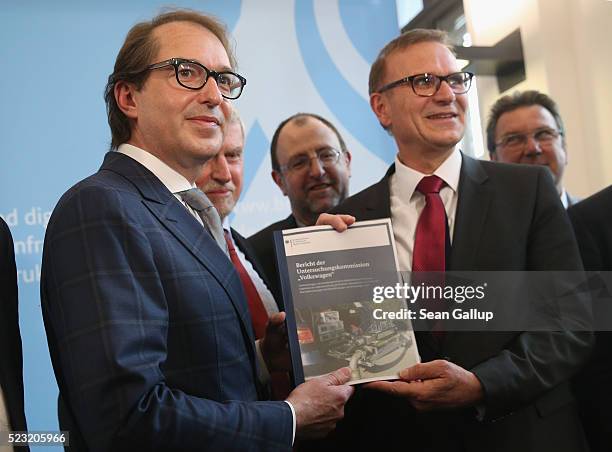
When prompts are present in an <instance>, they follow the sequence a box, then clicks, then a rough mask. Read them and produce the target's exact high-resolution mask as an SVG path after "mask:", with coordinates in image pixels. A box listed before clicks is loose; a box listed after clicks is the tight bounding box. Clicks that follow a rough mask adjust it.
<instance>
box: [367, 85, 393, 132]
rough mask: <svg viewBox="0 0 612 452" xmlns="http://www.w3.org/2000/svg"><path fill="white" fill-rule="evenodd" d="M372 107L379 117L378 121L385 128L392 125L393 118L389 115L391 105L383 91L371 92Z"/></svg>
mask: <svg viewBox="0 0 612 452" xmlns="http://www.w3.org/2000/svg"><path fill="white" fill-rule="evenodd" d="M370 107H371V108H372V111H373V112H374V114H375V115H376V117H377V118H378V122H380V125H382V126H383V127H385V128H388V127H389V126H390V125H391V118H390V115H389V105H388V104H387V99H386V98H385V96H384V95H383V94H381V93H372V94H370Z"/></svg>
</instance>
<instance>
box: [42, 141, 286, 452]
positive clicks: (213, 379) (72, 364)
mask: <svg viewBox="0 0 612 452" xmlns="http://www.w3.org/2000/svg"><path fill="white" fill-rule="evenodd" d="M41 296H42V307H43V315H44V320H45V328H46V330H47V337H48V342H49V349H50V352H51V357H52V361H53V367H54V370H55V375H56V378H57V381H58V384H59V388H60V394H61V397H62V399H63V400H64V401H65V404H66V409H67V414H68V418H69V419H71V421H72V422H73V423H74V425H72V428H73V429H74V433H73V436H74V434H77V433H78V434H80V435H82V438H83V439H84V441H85V442H86V444H87V448H89V449H90V450H104V451H107V450H111V449H115V450H117V449H119V450H123V449H126V450H179V449H199V450H215V451H216V450H278V449H281V450H282V449H290V447H291V436H292V417H291V410H290V408H289V406H288V405H287V404H286V403H284V402H269V401H258V399H259V398H260V396H259V394H261V392H260V391H259V389H260V388H258V385H257V383H256V382H257V369H256V355H255V348H254V339H253V333H252V329H251V325H250V319H249V314H248V308H247V304H246V301H245V297H244V293H243V291H242V287H241V284H240V280H239V278H238V276H237V274H236V272H235V271H234V269H233V266H232V264H231V262H230V260H229V259H228V258H227V257H226V256H225V254H224V253H223V252H222V251H221V250H220V249H219V247H218V246H217V245H216V244H215V242H214V241H213V240H212V239H211V237H210V235H209V234H208V233H207V232H206V230H205V229H204V228H203V227H202V225H201V224H200V223H199V222H198V221H197V220H196V219H195V218H194V217H193V216H192V215H191V214H190V213H189V212H188V211H187V209H185V207H184V206H183V205H182V204H181V203H180V202H179V201H178V200H177V199H176V198H175V197H174V196H173V195H172V194H171V193H170V192H169V191H168V190H167V188H166V187H165V186H164V185H163V184H162V183H161V182H160V181H159V179H157V178H156V177H155V176H154V175H153V174H152V173H151V172H149V171H148V170H147V169H146V168H144V167H143V166H142V165H140V164H139V163H137V162H136V161H134V160H132V159H131V158H129V157H127V156H124V155H122V154H119V153H115V152H110V153H108V154H107V155H106V158H105V160H104V163H103V165H102V167H101V168H100V170H99V171H98V173H96V174H94V175H93V176H91V177H89V178H87V179H85V180H83V181H81V182H80V183H78V184H77V185H75V186H74V187H73V188H71V189H70V190H69V191H68V192H67V193H66V194H65V195H64V196H63V197H62V198H61V200H60V201H59V203H58V205H57V207H56V209H55V211H54V213H53V216H52V218H51V221H50V223H49V226H48V229H47V234H46V237H45V247H44V254H43V274H42V283H41ZM63 427H65V426H63ZM80 435H79V436H80ZM75 437H76V436H75ZM79 450H80V449H79Z"/></svg>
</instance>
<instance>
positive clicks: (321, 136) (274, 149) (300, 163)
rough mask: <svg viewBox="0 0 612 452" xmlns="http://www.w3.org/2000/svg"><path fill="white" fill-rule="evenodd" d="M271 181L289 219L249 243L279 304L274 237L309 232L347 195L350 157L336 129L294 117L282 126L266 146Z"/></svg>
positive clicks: (312, 119)
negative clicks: (308, 228) (306, 228)
mask: <svg viewBox="0 0 612 452" xmlns="http://www.w3.org/2000/svg"><path fill="white" fill-rule="evenodd" d="M270 159H271V161H272V179H273V180H274V183H275V184H276V185H277V186H278V188H280V190H281V191H282V192H283V195H285V196H287V197H288V198H289V202H290V204H291V214H290V215H289V216H288V217H287V218H285V219H284V220H281V221H278V222H276V223H273V224H271V225H270V226H267V227H266V228H264V229H262V230H261V231H259V232H257V233H256V234H254V235H252V236H251V237H249V243H250V244H251V245H252V247H253V250H254V251H255V254H256V256H257V259H258V260H259V261H260V262H261V265H262V267H263V269H264V272H265V273H266V278H267V279H268V280H269V281H270V284H271V290H272V293H273V294H274V296H275V297H276V299H277V300H280V299H281V297H280V293H281V291H280V283H279V281H278V275H277V271H276V260H275V257H274V256H275V254H274V244H273V233H274V231H281V230H283V229H293V228H297V227H303V226H313V225H314V224H315V223H316V222H317V218H318V217H319V215H320V214H321V213H324V212H328V211H329V210H331V209H332V208H334V207H335V206H337V205H338V204H339V203H341V202H342V201H344V200H345V199H346V197H347V196H348V193H349V178H350V175H351V153H350V151H349V150H348V148H347V147H346V143H345V142H344V139H343V138H342V135H340V132H338V129H336V127H335V126H334V125H333V124H332V123H331V122H329V121H328V120H327V119H325V118H323V117H322V116H319V115H316V114H314V113H297V114H295V115H293V116H290V117H289V118H287V119H285V120H284V121H282V122H281V123H280V124H279V125H278V127H277V128H276V131H275V132H274V135H273V136H272V142H271V143H270Z"/></svg>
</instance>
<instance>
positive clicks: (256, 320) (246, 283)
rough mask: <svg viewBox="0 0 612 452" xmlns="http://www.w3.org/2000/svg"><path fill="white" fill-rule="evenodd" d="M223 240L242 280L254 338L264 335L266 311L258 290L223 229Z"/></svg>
mask: <svg viewBox="0 0 612 452" xmlns="http://www.w3.org/2000/svg"><path fill="white" fill-rule="evenodd" d="M224 233H225V241H226V243H227V249H228V250H229V254H230V259H231V260H232V263H233V264H234V267H235V268H236V271H237V272H238V276H240V281H241V282H242V288H243V289H244V293H245V295H246V297H247V303H248V305H249V312H250V314H251V322H253V330H254V331H255V339H261V338H262V337H264V333H265V332H266V323H268V313H267V312H266V308H265V307H264V305H263V302H262V301H261V297H260V296H259V292H257V288H256V287H255V284H253V281H252V280H251V277H250V276H249V274H248V273H247V271H246V269H245V268H244V266H243V265H242V262H240V257H239V256H238V253H236V248H235V247H234V243H233V242H232V238H231V237H230V232H229V231H228V230H227V229H225V230H224Z"/></svg>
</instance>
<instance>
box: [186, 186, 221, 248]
mask: <svg viewBox="0 0 612 452" xmlns="http://www.w3.org/2000/svg"><path fill="white" fill-rule="evenodd" d="M176 194H177V195H179V196H180V197H181V199H182V200H183V201H185V203H187V205H188V206H189V207H191V208H192V209H193V210H195V211H196V212H197V214H198V216H199V217H200V218H201V219H202V222H203V223H204V226H205V227H206V229H207V230H208V232H209V233H210V235H211V236H212V238H213V239H214V241H215V242H217V245H219V248H221V249H222V250H223V252H224V253H225V254H228V249H227V246H226V244H225V240H224V238H223V226H222V225H221V217H219V213H218V212H217V209H215V207H214V206H213V204H212V203H211V202H210V199H208V196H206V195H205V194H204V192H203V191H202V190H200V189H199V188H191V189H189V190H185V191H180V192H177V193H176ZM228 255H229V254H228Z"/></svg>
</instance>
